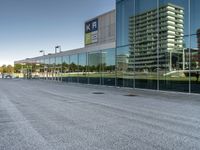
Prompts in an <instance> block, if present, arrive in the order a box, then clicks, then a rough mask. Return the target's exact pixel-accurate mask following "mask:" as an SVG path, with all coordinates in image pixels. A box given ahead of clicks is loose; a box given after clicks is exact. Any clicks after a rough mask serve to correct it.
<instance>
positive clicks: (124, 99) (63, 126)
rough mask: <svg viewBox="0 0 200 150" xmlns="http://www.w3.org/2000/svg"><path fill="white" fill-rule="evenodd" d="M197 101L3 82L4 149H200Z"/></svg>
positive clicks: (0, 121)
mask: <svg viewBox="0 0 200 150" xmlns="http://www.w3.org/2000/svg"><path fill="white" fill-rule="evenodd" d="M199 97H200V96H199V95H188V94H181V93H162V92H156V91H142V90H130V89H120V88H114V87H100V86H92V85H80V84H68V83H58V82H48V81H41V80H29V81H28V80H20V79H14V80H0V149H1V150H10V149H11V150H12V149H13V150H21V149H25V150H29V149H37V150H40V149H41V150H46V149H48V150H51V149H52V150H57V149H58V150H62V149H67V150H98V149H100V150H129V149H130V150H133V149H141V150H144V149H147V150H151V149H162V150H163V149H176V150H178V149H200V98H199Z"/></svg>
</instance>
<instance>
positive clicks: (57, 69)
mask: <svg viewBox="0 0 200 150" xmlns="http://www.w3.org/2000/svg"><path fill="white" fill-rule="evenodd" d="M57 49H59V53H60V52H61V46H60V45H57V46H55V54H56V53H57ZM55 63H56V57H55ZM59 63H60V62H59ZM58 65H59V64H58ZM55 66H56V68H54V69H55V71H56V80H58V81H59V80H60V78H59V77H60V71H62V64H61V66H57V64H55ZM61 80H62V79H61Z"/></svg>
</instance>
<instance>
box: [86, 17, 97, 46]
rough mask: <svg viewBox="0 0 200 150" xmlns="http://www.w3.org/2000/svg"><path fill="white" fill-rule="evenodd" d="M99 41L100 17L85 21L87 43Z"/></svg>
mask: <svg viewBox="0 0 200 150" xmlns="http://www.w3.org/2000/svg"><path fill="white" fill-rule="evenodd" d="M97 42H98V18H96V19H93V20H91V21H89V22H86V23H85V45H89V44H93V43H97Z"/></svg>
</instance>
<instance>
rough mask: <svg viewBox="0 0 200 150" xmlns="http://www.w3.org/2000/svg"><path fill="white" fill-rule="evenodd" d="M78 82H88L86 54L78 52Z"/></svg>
mask: <svg viewBox="0 0 200 150" xmlns="http://www.w3.org/2000/svg"><path fill="white" fill-rule="evenodd" d="M78 64H79V65H78V68H79V83H88V77H87V54H86V53H80V54H79V55H78Z"/></svg>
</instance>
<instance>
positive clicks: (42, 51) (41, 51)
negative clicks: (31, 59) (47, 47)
mask: <svg viewBox="0 0 200 150" xmlns="http://www.w3.org/2000/svg"><path fill="white" fill-rule="evenodd" d="M40 53H43V56H45V51H44V50H40ZM43 61H44V62H43V64H44V67H43V70H44V72H43V77H45V76H44V73H45V58H44V60H43ZM41 65H42V64H41Z"/></svg>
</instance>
